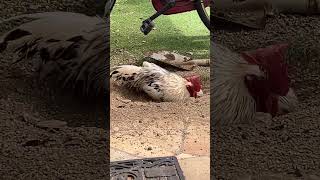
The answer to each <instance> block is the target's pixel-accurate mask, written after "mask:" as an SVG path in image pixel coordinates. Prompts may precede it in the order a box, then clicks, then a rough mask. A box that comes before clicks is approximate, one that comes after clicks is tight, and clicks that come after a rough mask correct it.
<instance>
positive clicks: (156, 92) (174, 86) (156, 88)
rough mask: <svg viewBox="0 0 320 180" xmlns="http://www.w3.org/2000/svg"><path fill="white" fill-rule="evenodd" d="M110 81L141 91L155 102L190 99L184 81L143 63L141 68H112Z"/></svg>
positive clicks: (163, 70)
mask: <svg viewBox="0 0 320 180" xmlns="http://www.w3.org/2000/svg"><path fill="white" fill-rule="evenodd" d="M111 79H113V80H114V81H116V82H118V84H119V85H125V86H127V87H130V88H135V89H138V90H140V91H143V92H145V93H146V94H148V95H149V96H150V97H151V98H152V99H154V100H157V101H182V100H185V99H186V98H189V97H190V93H189V91H188V90H187V88H186V85H187V80H186V79H184V78H182V77H181V76H179V75H178V74H175V73H171V72H169V71H167V70H165V69H163V68H161V67H160V66H157V65H155V64H153V63H149V62H143V64H142V67H137V66H133V65H123V66H117V67H114V68H112V70H111Z"/></svg>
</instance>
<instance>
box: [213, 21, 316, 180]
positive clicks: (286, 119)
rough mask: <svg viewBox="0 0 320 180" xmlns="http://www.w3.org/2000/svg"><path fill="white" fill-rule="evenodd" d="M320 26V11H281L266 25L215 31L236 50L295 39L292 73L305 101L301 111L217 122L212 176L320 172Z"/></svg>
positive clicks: (291, 53)
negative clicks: (245, 121) (244, 123)
mask: <svg viewBox="0 0 320 180" xmlns="http://www.w3.org/2000/svg"><path fill="white" fill-rule="evenodd" d="M319 26H320V17H319V16H310V17H305V16H299V15H281V16H277V17H274V18H269V19H268V24H267V27H266V29H264V30H258V31H246V32H244V31H243V32H228V31H218V32H215V33H214V35H213V36H214V37H213V38H214V39H215V42H217V43H220V44H223V45H225V46H227V47H229V48H230V49H233V50H235V51H241V50H250V49H255V48H259V47H264V46H266V45H270V44H273V43H276V42H289V43H291V49H290V50H289V55H288V62H289V66H290V69H289V74H290V76H291V77H292V87H293V88H294V89H295V90H296V93H297V95H298V98H299V100H300V105H299V108H298V110H297V111H296V112H292V113H290V114H287V115H284V116H281V117H277V118H275V119H273V121H272V122H266V123H253V124H252V125H251V126H231V127H225V128H222V129H217V128H214V127H212V130H211V139H212V141H213V146H211V148H212V150H211V153H213V156H211V157H214V158H211V163H212V165H213V166H214V169H212V171H211V173H212V176H214V177H216V178H218V179H230V178H231V177H239V176H240V175H247V176H249V175H264V176H265V177H267V176H268V175H269V177H268V178H266V179H276V178H271V175H278V179H279V177H281V176H282V177H286V178H287V179H289V177H295V178H297V179H304V178H306V174H309V175H310V174H313V175H317V176H319V175H320V154H319V153H320V151H319V150H320V146H319V142H320V130H319V125H320V121H319V120H320V108H319V103H320V101H319V97H320V96H319V85H320V83H319V63H320V61H319V53H320V51H319V48H320V43H319V37H320V31H319ZM255 177H257V176H255ZM246 179H249V178H248V177H247V178H246ZM317 179H319V178H317Z"/></svg>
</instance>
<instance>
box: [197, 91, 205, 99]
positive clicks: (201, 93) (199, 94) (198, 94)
mask: <svg viewBox="0 0 320 180" xmlns="http://www.w3.org/2000/svg"><path fill="white" fill-rule="evenodd" d="M203 95H204V94H203V91H202V90H200V91H199V92H197V95H196V96H197V97H201V96H203Z"/></svg>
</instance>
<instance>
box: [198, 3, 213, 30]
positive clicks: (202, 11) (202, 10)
mask: <svg viewBox="0 0 320 180" xmlns="http://www.w3.org/2000/svg"><path fill="white" fill-rule="evenodd" d="M195 7H196V9H197V12H198V15H199V17H200V19H201V21H202V22H203V24H204V25H205V26H206V27H207V28H208V29H209V31H210V29H211V28H210V6H208V7H206V6H205V4H204V0H195Z"/></svg>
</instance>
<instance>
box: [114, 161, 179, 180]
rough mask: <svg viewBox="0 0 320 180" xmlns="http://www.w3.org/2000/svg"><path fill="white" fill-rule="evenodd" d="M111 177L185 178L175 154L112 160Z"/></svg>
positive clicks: (117, 179)
mask: <svg viewBox="0 0 320 180" xmlns="http://www.w3.org/2000/svg"><path fill="white" fill-rule="evenodd" d="M110 179H111V180H185V179H184V176H183V173H182V170H181V168H180V166H179V163H178V160H177V158H176V157H174V156H171V157H159V158H147V159H134V160H126V161H115V162H111V163H110Z"/></svg>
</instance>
